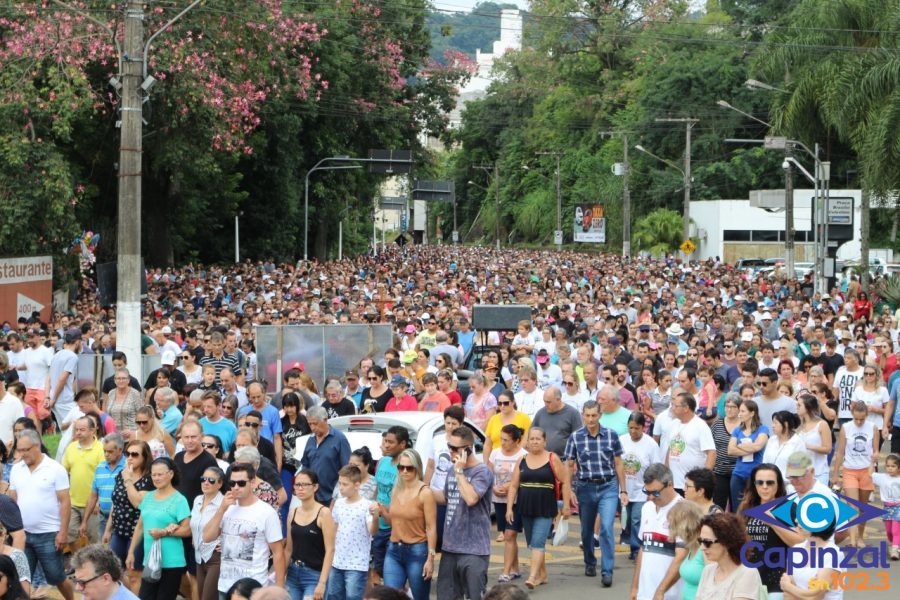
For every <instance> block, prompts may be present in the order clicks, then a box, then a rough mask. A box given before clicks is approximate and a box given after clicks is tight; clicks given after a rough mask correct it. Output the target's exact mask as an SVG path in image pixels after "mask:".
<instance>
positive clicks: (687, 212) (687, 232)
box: [654, 117, 700, 259]
mask: <svg viewBox="0 0 900 600" xmlns="http://www.w3.org/2000/svg"><path fill="white" fill-rule="evenodd" d="M654 121H656V122H657V123H684V132H685V143H684V208H683V216H682V219H683V221H684V223H683V225H682V227H683V233H682V236H683V237H684V239H685V240H688V239H690V237H691V129H692V128H693V127H694V125H695V124H696V123H697V122H699V121H700V119H692V118H690V117H687V118H680V119H654ZM687 258H689V256H688V255H685V259H687Z"/></svg>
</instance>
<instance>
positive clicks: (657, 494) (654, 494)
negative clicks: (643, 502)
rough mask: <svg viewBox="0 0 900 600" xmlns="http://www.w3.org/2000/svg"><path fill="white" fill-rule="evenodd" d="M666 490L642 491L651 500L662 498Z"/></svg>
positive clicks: (645, 489) (644, 489)
mask: <svg viewBox="0 0 900 600" xmlns="http://www.w3.org/2000/svg"><path fill="white" fill-rule="evenodd" d="M664 489H666V488H660V489H658V490H654V491H650V490H648V489H647V488H643V489H642V490H641V493H643V494H646V495H647V496H649V497H651V498H659V497H660V496H662V493H663V490H664Z"/></svg>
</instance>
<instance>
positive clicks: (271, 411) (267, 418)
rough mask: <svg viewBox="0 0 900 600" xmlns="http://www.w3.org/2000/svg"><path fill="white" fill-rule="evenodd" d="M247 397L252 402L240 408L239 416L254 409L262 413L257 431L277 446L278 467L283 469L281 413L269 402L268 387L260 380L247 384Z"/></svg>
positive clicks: (276, 461)
mask: <svg viewBox="0 0 900 600" xmlns="http://www.w3.org/2000/svg"><path fill="white" fill-rule="evenodd" d="M247 397H248V399H249V400H250V403H249V404H247V406H245V407H243V408H241V409H240V410H238V416H239V417H240V416H243V415H246V414H247V413H249V412H250V411H254V410H255V411H256V412H258V413H259V414H260V417H261V423H260V427H259V431H258V432H257V433H259V436H260V437H264V438H266V439H267V440H269V441H270V442H272V445H273V446H275V459H276V460H275V463H276V464H277V465H278V469H279V470H281V463H282V460H283V454H284V447H283V444H282V440H281V414H280V413H279V412H278V409H277V408H275V407H274V406H272V405H271V404H269V400H268V398H266V389H265V388H264V387H263V386H262V384H261V383H260V382H258V381H254V382H253V383H251V384H250V385H248V386H247Z"/></svg>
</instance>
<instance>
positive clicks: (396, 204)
mask: <svg viewBox="0 0 900 600" xmlns="http://www.w3.org/2000/svg"><path fill="white" fill-rule="evenodd" d="M378 208H380V209H381V210H404V209H405V208H406V198H405V197H403V196H382V197H381V198H379V200H378Z"/></svg>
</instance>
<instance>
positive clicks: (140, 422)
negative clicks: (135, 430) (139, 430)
mask: <svg viewBox="0 0 900 600" xmlns="http://www.w3.org/2000/svg"><path fill="white" fill-rule="evenodd" d="M149 422H150V421H135V423H137V424H138V425H146V424H147V423H149Z"/></svg>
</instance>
